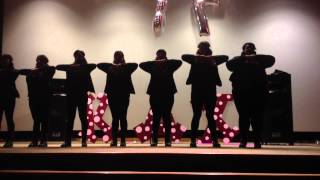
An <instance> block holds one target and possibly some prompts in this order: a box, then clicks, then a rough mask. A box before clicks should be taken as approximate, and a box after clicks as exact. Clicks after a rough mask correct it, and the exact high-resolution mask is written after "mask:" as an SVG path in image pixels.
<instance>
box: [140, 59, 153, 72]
mask: <svg viewBox="0 0 320 180" xmlns="http://www.w3.org/2000/svg"><path fill="white" fill-rule="evenodd" d="M153 64H154V61H147V62H143V63H140V64H139V67H140V68H141V69H142V70H144V71H146V72H148V73H151V71H152V67H153V66H152V65H153Z"/></svg>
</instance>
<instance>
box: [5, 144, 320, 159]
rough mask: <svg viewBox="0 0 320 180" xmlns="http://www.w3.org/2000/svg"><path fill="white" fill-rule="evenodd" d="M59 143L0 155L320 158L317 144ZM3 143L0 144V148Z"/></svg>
mask: <svg viewBox="0 0 320 180" xmlns="http://www.w3.org/2000/svg"><path fill="white" fill-rule="evenodd" d="M61 143H62V142H58V141H52V142H48V148H28V144H29V142H14V147H13V148H0V153H90V154H92V153H106V154H108V153H111V154H112V153H115V154H122V153H128V154H132V153H143V154H153V153H155V154H210V155H213V154H224V155H228V154H230V155H232V154H239V155H240V154H242V155H286V156H288V155H293V156H298V155H312V156H320V145H317V144H306V143H296V144H295V145H293V146H289V145H285V144H272V145H263V146H262V149H254V148H253V144H252V143H249V144H248V147H247V148H245V149H239V148H238V146H239V143H229V144H221V145H222V147H221V148H212V147H211V145H210V144H200V145H198V147H197V148H190V147H189V143H188V142H182V143H179V144H172V147H164V144H163V143H159V145H158V147H150V144H149V143H144V144H141V143H137V142H136V141H128V142H127V146H126V147H119V146H118V147H110V144H109V143H108V144H106V143H104V142H96V143H95V144H93V143H88V147H86V148H82V147H81V144H80V142H79V141H73V142H72V148H60V144H61ZM2 145H3V143H0V146H1V147H2Z"/></svg>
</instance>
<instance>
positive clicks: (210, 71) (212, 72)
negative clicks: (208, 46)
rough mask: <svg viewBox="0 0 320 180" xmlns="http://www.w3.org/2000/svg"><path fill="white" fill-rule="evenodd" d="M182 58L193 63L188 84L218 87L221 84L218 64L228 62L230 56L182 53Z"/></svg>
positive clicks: (210, 87) (207, 87)
mask: <svg viewBox="0 0 320 180" xmlns="http://www.w3.org/2000/svg"><path fill="white" fill-rule="evenodd" d="M182 60H183V61H185V62H187V63H189V64H191V69H190V72H189V76H188V79H187V82H186V84H191V85H192V86H195V87H199V88H201V87H203V88H206V89H208V90H209V89H212V88H214V89H216V86H217V85H218V86H221V85H222V83H221V79H220V76H219V71H218V67H217V66H218V65H220V64H222V63H224V62H227V61H228V56H224V55H221V56H196V55H191V54H185V55H182Z"/></svg>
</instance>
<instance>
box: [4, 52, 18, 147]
mask: <svg viewBox="0 0 320 180" xmlns="http://www.w3.org/2000/svg"><path fill="white" fill-rule="evenodd" d="M18 75H19V72H18V71H17V70H15V68H14V65H13V58H12V56H11V55H9V54H3V55H2V56H1V61H0V82H1V88H0V129H1V121H2V114H3V112H4V113H5V116H6V120H7V127H8V134H7V137H6V142H5V144H4V145H3V147H5V148H11V147H13V138H14V128H15V126H14V121H13V112H14V108H15V105H16V98H19V92H18V90H17V88H16V84H15V81H16V79H17V77H18Z"/></svg>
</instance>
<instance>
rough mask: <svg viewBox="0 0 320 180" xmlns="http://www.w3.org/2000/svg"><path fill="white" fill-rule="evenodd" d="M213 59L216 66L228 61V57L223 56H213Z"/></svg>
mask: <svg viewBox="0 0 320 180" xmlns="http://www.w3.org/2000/svg"><path fill="white" fill-rule="evenodd" d="M213 59H214V61H215V63H216V65H217V66H219V65H220V64H223V63H225V62H227V61H228V59H229V57H228V56H225V55H219V56H213Z"/></svg>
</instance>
